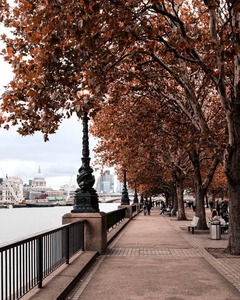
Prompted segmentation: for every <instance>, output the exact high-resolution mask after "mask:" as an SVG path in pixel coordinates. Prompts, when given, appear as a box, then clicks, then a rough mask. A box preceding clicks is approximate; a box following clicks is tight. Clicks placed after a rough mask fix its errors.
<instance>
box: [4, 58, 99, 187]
mask: <svg viewBox="0 0 240 300" xmlns="http://www.w3.org/2000/svg"><path fill="white" fill-rule="evenodd" d="M11 78H12V73H11V68H10V67H9V65H8V64H7V63H6V62H4V61H3V58H2V56H0V94H2V92H3V91H4V88H3V87H4V86H5V85H7V83H8V82H9V81H10V80H11ZM49 138H50V141H48V142H44V140H43V135H42V134H41V133H36V134H35V135H33V136H27V137H22V136H20V135H19V134H18V133H17V132H16V131H15V130H14V127H13V128H12V129H11V130H10V131H6V130H4V129H1V128H0V139H1V140H0V178H1V177H4V176H5V175H6V174H7V175H8V176H19V177H20V178H22V179H23V181H24V183H28V181H29V179H33V178H34V177H35V175H36V174H37V172H38V168H39V166H40V168H41V171H42V174H43V175H44V176H45V178H46V181H47V186H48V187H52V188H56V189H58V188H59V187H60V186H61V185H63V184H70V183H71V184H72V185H73V184H76V176H77V172H78V169H79V168H80V166H81V157H82V122H81V121H79V120H77V117H72V118H71V119H68V120H64V121H63V123H62V125H61V126H60V128H59V130H58V132H57V133H56V134H53V135H50V136H49ZM94 144H95V142H94V140H93V138H90V148H91V151H90V157H91V158H92V160H91V166H92V163H93V158H94V152H93V151H92V148H93V147H94ZM95 175H98V174H95Z"/></svg>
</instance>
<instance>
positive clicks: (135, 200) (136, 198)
mask: <svg viewBox="0 0 240 300" xmlns="http://www.w3.org/2000/svg"><path fill="white" fill-rule="evenodd" d="M133 203H138V194H137V184H136V182H135V191H134V197H133Z"/></svg>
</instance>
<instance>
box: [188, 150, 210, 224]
mask: <svg viewBox="0 0 240 300" xmlns="http://www.w3.org/2000/svg"><path fill="white" fill-rule="evenodd" d="M189 158H190V160H191V163H192V165H193V169H194V181H195V189H196V195H195V196H196V212H195V214H196V217H199V221H198V226H197V228H198V229H202V230H205V229H208V227H207V223H206V212H205V205H204V196H205V194H206V189H205V188H202V177H201V172H200V162H199V155H198V153H197V152H196V151H193V152H191V153H189Z"/></svg>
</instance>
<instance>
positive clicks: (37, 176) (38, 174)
mask: <svg viewBox="0 0 240 300" xmlns="http://www.w3.org/2000/svg"><path fill="white" fill-rule="evenodd" d="M34 179H44V176H43V174H42V173H41V169H40V167H39V168H38V172H37V174H36V176H35V177H34Z"/></svg>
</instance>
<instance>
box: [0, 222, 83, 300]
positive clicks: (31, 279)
mask: <svg viewBox="0 0 240 300" xmlns="http://www.w3.org/2000/svg"><path fill="white" fill-rule="evenodd" d="M84 222H85V221H84V220H82V221H78V222H74V223H70V224H66V225H62V226H60V227H58V228H56V229H53V230H48V231H44V232H42V233H40V234H37V235H32V236H29V237H27V238H25V239H23V240H17V241H15V242H13V243H8V244H4V245H2V246H1V247H0V299H2V300H5V299H9V300H11V299H19V298H21V297H22V296H23V295H25V294H26V293H27V292H29V291H30V290H31V289H33V288H34V287H35V286H38V287H39V288H41V287H42V281H43V279H44V278H46V277H47V276H48V275H50V274H51V273H52V272H53V271H55V270H56V269H57V268H58V267H60V266H61V265H62V264H64V263H67V264H68V263H69V259H70V258H71V257H72V256H73V255H74V254H76V253H77V252H78V251H81V250H83V248H84Z"/></svg>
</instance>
